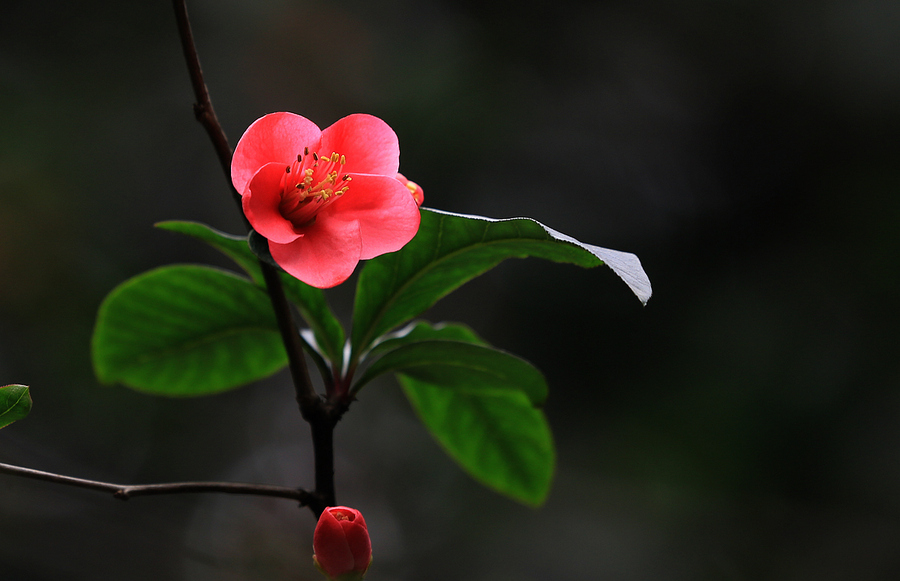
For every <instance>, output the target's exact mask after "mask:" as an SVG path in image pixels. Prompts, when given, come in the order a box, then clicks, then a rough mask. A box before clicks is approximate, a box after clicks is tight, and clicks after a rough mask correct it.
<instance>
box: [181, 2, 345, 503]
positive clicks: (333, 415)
mask: <svg viewBox="0 0 900 581" xmlns="http://www.w3.org/2000/svg"><path fill="white" fill-rule="evenodd" d="M172 4H173V6H174V8H175V16H176V19H177V20H178V33H179V37H180V38H181V47H182V50H183V52H184V58H185V60H186V61H187V67H188V73H189V74H190V77H191V85H192V86H193V88H194V96H195V97H196V99H197V102H196V103H195V104H194V114H195V115H196V117H197V120H198V121H199V122H200V124H201V125H203V127H204V129H206V133H207V134H208V135H209V137H210V139H211V140H212V143H213V147H214V148H215V150H216V155H217V156H218V158H219V163H220V164H221V166H222V170H223V171H224V172H225V178H226V180H227V181H228V183H229V186H230V187H231V194H232V197H233V198H234V199H235V201H236V202H237V204H238V207H239V208H241V216H243V215H244V214H243V208H242V205H241V195H240V193H239V192H238V191H237V190H236V189H235V188H234V185H233V184H232V183H231V158H232V155H233V151H232V149H231V146H230V145H229V144H228V138H227V137H226V136H225V132H224V131H223V129H222V126H221V124H220V123H219V120H218V118H217V117H216V114H215V111H214V110H213V106H212V102H211V101H210V98H209V91H208V90H207V87H206V82H205V81H204V80H203V71H202V69H201V68H200V58H199V57H198V55H197V47H196V46H195V44H194V36H193V33H192V32H191V24H190V20H189V19H188V13H187V6H186V4H185V0H172ZM244 220H245V223H246V217H245V218H244ZM259 264H260V268H262V272H263V277H264V278H265V281H266V288H267V290H268V292H269V298H270V299H271V301H272V308H273V309H274V310H275V315H276V319H277V320H278V328H279V330H280V331H281V339H282V342H283V343H284V347H285V350H286V351H287V355H288V365H289V367H290V370H291V378H292V379H293V382H294V389H295V390H296V392H297V403H298V405H299V407H300V414H301V415H302V416H303V418H304V419H305V420H306V421H307V422H309V424H310V429H311V430H312V436H313V453H314V454H315V467H316V491H315V493H314V494H315V497H316V502H311V503H309V505H308V506H309V507H310V508H311V509H312V511H313V513H314V514H315V515H316V518H318V517H319V515H321V513H322V511H323V510H324V509H325V507H326V506H332V505H334V504H335V502H336V500H335V493H334V449H333V444H332V440H333V431H334V427H335V425H336V424H337V421H338V419H340V417H341V415H343V413H344V412H345V411H346V409H347V405H346V403H345V404H343V405H341V406H335V405H330V404H327V403H326V402H325V401H324V400H323V399H322V398H320V397H319V395H318V394H317V393H316V390H315V387H313V384H312V380H311V378H310V375H309V368H308V366H307V364H306V357H305V355H304V353H303V348H302V345H303V339H302V337H300V334H299V331H298V329H297V325H296V324H295V323H294V317H293V313H292V311H291V308H290V303H288V301H287V298H286V297H285V294H284V288H283V287H282V284H281V277H280V276H279V274H278V271H277V269H275V267H273V266H271V265H270V264H268V263H266V262H264V261H262V260H260V263H259ZM326 432H327V435H326Z"/></svg>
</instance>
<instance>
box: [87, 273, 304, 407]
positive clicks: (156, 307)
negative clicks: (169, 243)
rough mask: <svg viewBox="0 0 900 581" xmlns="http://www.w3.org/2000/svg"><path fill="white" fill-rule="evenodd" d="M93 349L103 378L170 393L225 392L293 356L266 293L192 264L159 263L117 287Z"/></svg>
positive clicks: (103, 311)
mask: <svg viewBox="0 0 900 581" xmlns="http://www.w3.org/2000/svg"><path fill="white" fill-rule="evenodd" d="M92 351H93V361H94V369H95V371H96V373H97V377H98V378H99V379H100V381H101V382H103V383H116V382H119V383H122V384H124V385H127V386H129V387H132V388H134V389H138V390H141V391H147V392H150V393H154V394H157V395H169V396H195V395H205V394H210V393H216V392H221V391H224V390H227V389H231V388H234V387H237V386H240V385H243V384H245V383H248V382H251V381H254V380H257V379H261V378H263V377H266V376H268V375H271V374H272V373H274V372H275V371H277V370H278V369H280V368H281V367H283V366H284V365H285V364H286V363H287V355H286V354H285V352H284V347H283V346H282V343H281V335H280V334H279V332H278V326H277V324H276V321H275V316H274V314H273V312H272V307H271V303H270V302H269V298H268V296H267V295H266V293H265V292H264V291H262V290H261V289H260V288H258V287H257V286H255V285H254V284H252V283H251V282H250V281H249V280H247V279H245V278H242V277H239V276H236V275H234V274H231V273H229V272H226V271H223V270H218V269H215V268H210V267H205V266H194V265H171V266H164V267H161V268H157V269H155V270H151V271H149V272H146V273H144V274H141V275H138V276H136V277H134V278H132V279H129V280H127V281H125V282H124V283H122V284H121V285H119V286H118V287H116V288H115V289H113V291H112V292H111V293H110V294H109V295H108V296H107V297H106V299H105V300H104V301H103V304H102V305H101V306H100V311H99V313H98V314H97V324H96V327H95V329H94V337H93V340H92Z"/></svg>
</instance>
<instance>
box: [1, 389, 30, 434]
mask: <svg viewBox="0 0 900 581" xmlns="http://www.w3.org/2000/svg"><path fill="white" fill-rule="evenodd" d="M30 411H31V392H30V391H29V389H28V386H27V385H19V384H12V385H4V386H2V387H0V428H4V427H6V426H8V425H9V424H11V423H13V422H14V421H16V420H21V419H22V418H24V417H25V416H27V415H28V412H30Z"/></svg>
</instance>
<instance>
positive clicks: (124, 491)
mask: <svg viewBox="0 0 900 581" xmlns="http://www.w3.org/2000/svg"><path fill="white" fill-rule="evenodd" d="M0 472H2V473H4V474H13V475H15V476H22V477H24V478H32V479H34V480H45V481H47V482H54V483H56V484H66V485H69V486H77V487H79V488H88V489H90V490H98V491H100V492H110V493H112V495H113V496H114V497H115V498H118V499H120V500H128V499H129V498H134V497H136V496H150V495H155V494H180V493H185V492H222V493H226V494H251V495H256V496H273V497H276V498H286V499H290V500H296V501H297V502H299V503H300V506H309V505H311V504H316V503H317V502H318V498H317V497H316V496H315V495H314V494H312V493H311V492H307V491H306V490H303V489H302V488H287V487H284V486H271V485H268V484H246V483H241V482H170V483H164V484H113V483H111V482H99V481H97V480H86V479H84V478H74V477H72V476H63V475H62V474H54V473H53V472H44V471H42V470H34V469H32V468H24V467H22V466H13V465H11V464H3V463H0Z"/></svg>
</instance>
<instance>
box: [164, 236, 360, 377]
mask: <svg viewBox="0 0 900 581" xmlns="http://www.w3.org/2000/svg"><path fill="white" fill-rule="evenodd" d="M156 226H157V227H158V228H162V229H164V230H170V231H172V232H179V233H181V234H187V235H188V236H192V237H194V238H197V239H198V240H202V241H203V242H206V243H207V244H209V245H210V246H212V247H213V248H215V249H217V250H219V251H220V252H222V253H223V254H225V255H226V256H228V257H229V258H231V259H232V260H234V261H235V262H236V263H237V264H238V266H240V267H241V268H243V269H244V270H245V271H246V272H247V274H248V275H250V277H251V278H252V279H253V282H255V283H256V284H257V285H258V286H260V287H261V288H265V282H264V281H263V275H262V270H260V267H259V259H258V258H257V256H256V255H255V254H254V253H253V252H252V251H251V250H250V246H249V245H248V243H247V237H245V236H234V235H231V234H225V233H223V232H219V231H218V230H215V229H213V228H210V227H209V226H207V225H206V224H200V223H198V222H179V221H170V222H160V223H158V224H156ZM279 274H280V275H281V283H282V285H283V286H284V291H285V294H286V295H287V297H288V299H290V300H291V301H292V302H293V303H294V304H295V305H297V309H298V310H299V311H300V315H301V316H302V317H303V319H304V320H305V321H306V323H307V324H308V325H309V326H310V328H311V329H312V331H313V335H314V337H315V344H316V346H317V348H318V350H319V352H320V353H322V355H323V356H324V357H325V358H327V359H328V360H329V361H332V362H334V366H335V368H337V369H340V368H341V365H342V361H343V355H344V341H345V336H344V329H343V327H341V323H340V322H339V321H338V319H337V317H335V316H334V313H333V312H332V311H331V308H330V307H329V306H328V302H327V301H326V300H325V293H323V292H322V289H318V288H315V287H311V286H309V285H308V284H306V283H304V282H302V281H300V280H297V279H296V278H294V277H293V276H291V275H289V274H288V273H286V272H283V271H282V272H280V273H279Z"/></svg>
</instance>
